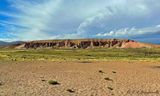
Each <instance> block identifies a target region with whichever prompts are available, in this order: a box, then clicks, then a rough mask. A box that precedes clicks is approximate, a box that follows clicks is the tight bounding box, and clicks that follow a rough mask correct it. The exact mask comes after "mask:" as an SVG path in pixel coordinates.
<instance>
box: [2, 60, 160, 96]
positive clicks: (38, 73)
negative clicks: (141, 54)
mask: <svg viewBox="0 0 160 96" xmlns="http://www.w3.org/2000/svg"><path fill="white" fill-rule="evenodd" d="M105 79H106V80H105ZM49 80H56V81H58V82H59V83H60V85H50V84H49V83H48V81H49ZM68 89H71V90H72V91H73V92H68V91H67V90H68ZM0 96H160V62H124V61H121V62H114V61H109V62H88V63H87V62H78V61H77V62H76V61H74V62H47V61H35V62H34V61H32V62H31V61H30V62H27V61H26V62H6V61H0Z"/></svg>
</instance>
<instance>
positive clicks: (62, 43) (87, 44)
mask: <svg viewBox="0 0 160 96" xmlns="http://www.w3.org/2000/svg"><path fill="white" fill-rule="evenodd" d="M132 42H134V43H136V42H135V41H133V40H120V39H82V40H48V41H45V40H44V41H32V42H26V43H24V44H23V45H21V48H26V49H30V48H34V49H37V48H83V49H86V48H96V47H104V48H122V47H125V45H126V44H127V43H132Z"/></svg>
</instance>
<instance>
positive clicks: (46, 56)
mask: <svg viewBox="0 0 160 96" xmlns="http://www.w3.org/2000/svg"><path fill="white" fill-rule="evenodd" d="M0 60H14V61H25V60H26V61H27V60H49V61H66V60H68V61H76V60H77V61H93V60H95V61H96V60H104V61H105V60H149V61H150V60H158V61H160V49H158V48H156V49H155V48H150V49H149V48H140V49H111V48H109V49H105V48H96V49H37V50H34V49H28V50H16V49H0Z"/></svg>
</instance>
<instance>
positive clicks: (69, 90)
mask: <svg viewBox="0 0 160 96" xmlns="http://www.w3.org/2000/svg"><path fill="white" fill-rule="evenodd" d="M67 91H68V92H70V93H74V92H75V91H74V90H72V89H67Z"/></svg>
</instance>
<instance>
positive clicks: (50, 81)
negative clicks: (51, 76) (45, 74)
mask: <svg viewBox="0 0 160 96" xmlns="http://www.w3.org/2000/svg"><path fill="white" fill-rule="evenodd" d="M48 83H49V84H51V85H59V84H60V83H58V82H57V81H54V80H49V81H48Z"/></svg>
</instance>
